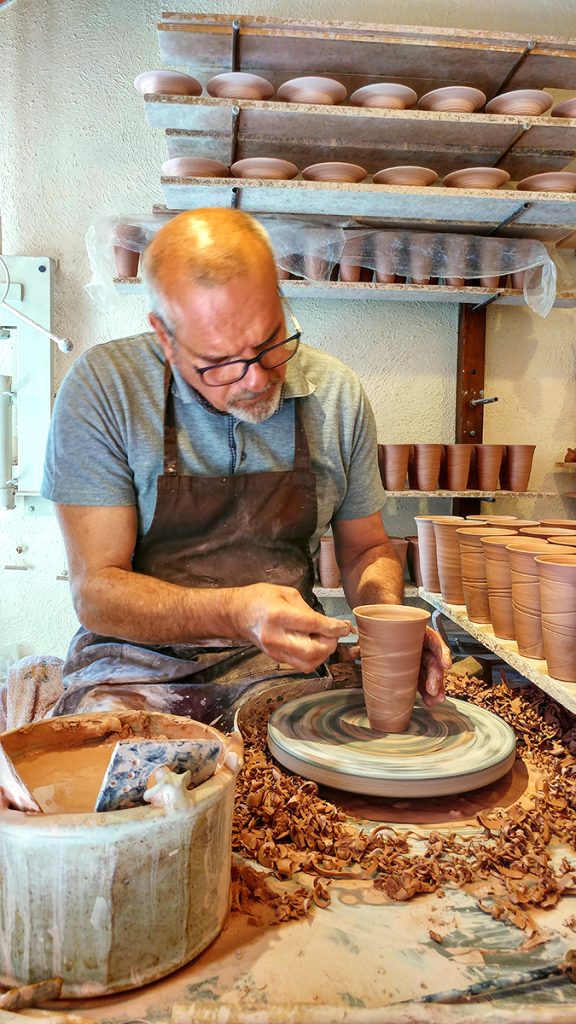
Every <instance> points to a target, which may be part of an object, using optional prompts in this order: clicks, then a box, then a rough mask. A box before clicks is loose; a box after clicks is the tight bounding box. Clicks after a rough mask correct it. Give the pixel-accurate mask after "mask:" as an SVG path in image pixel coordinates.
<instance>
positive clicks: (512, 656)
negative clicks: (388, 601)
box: [419, 587, 576, 713]
mask: <svg viewBox="0 0 576 1024" xmlns="http://www.w3.org/2000/svg"><path fill="white" fill-rule="evenodd" d="M419 594H420V597H421V598H422V599H423V600H424V601H426V602H427V603H428V604H431V605H432V606H433V607H434V608H438V610H439V611H441V612H442V613H443V614H444V615H447V616H448V618H449V619H452V622H456V623H457V624H458V625H459V626H462V628H463V629H465V630H466V632H467V633H470V634H471V636H474V637H476V639H477V640H479V641H480V643H482V644H484V646H485V647H487V648H488V650H489V651H492V652H493V653H494V654H497V655H499V656H500V657H501V658H502V660H503V661H506V662H507V663H508V664H509V665H510V666H511V667H512V668H513V669H515V670H516V671H517V672H519V673H520V674H521V675H523V676H525V677H526V679H529V680H530V682H531V683H534V684H535V685H536V686H538V687H539V688H540V689H541V690H543V691H544V693H547V694H548V695H549V696H550V697H553V698H554V700H556V701H558V703H559V704H562V706H563V707H565V708H567V709H568V710H569V711H572V712H574V713H576V683H565V682H562V681H561V680H559V679H553V678H552V676H550V675H548V671H547V668H548V666H547V665H546V662H545V661H536V660H535V659H533V658H524V657H522V655H521V654H519V653H518V646H517V644H516V643H515V641H514V640H501V639H500V638H499V637H497V636H495V635H494V630H493V629H492V626H490V625H482V626H480V625H479V624H478V623H476V622H471V621H470V619H469V618H468V617H467V615H466V608H465V606H464V605H456V604H447V603H446V602H445V601H443V600H442V597H441V595H440V594H433V593H431V591H429V590H425V589H424V588H423V587H420V590H419Z"/></svg>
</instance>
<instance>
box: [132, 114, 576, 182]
mask: <svg viewBox="0 0 576 1024" xmlns="http://www.w3.org/2000/svg"><path fill="white" fill-rule="evenodd" d="M144 107H145V111H146V117H147V120H148V124H149V126H150V127H151V128H164V129H166V130H167V131H166V141H167V147H168V153H169V156H170V157H181V156H193V155H196V156H197V155H198V154H201V155H202V156H206V157H210V158H211V159H214V160H220V161H221V162H222V163H225V164H229V162H230V158H231V152H232V137H233V130H234V129H233V122H234V117H235V112H238V123H237V126H236V129H237V143H236V148H235V159H237V160H241V159H244V158H247V157H253V156H262V155H263V154H270V155H274V156H278V155H281V156H282V157H283V158H284V159H286V160H291V161H292V162H293V163H295V164H296V166H297V167H299V168H300V170H302V169H303V168H304V167H306V166H307V165H308V164H311V163H319V162H321V161H324V160H332V159H333V158H334V139H338V159H339V160H344V161H348V162H350V163H358V164H360V165H361V166H362V167H365V168H366V170H367V171H368V172H369V174H373V173H374V172H375V171H377V170H380V169H381V168H382V167H390V166H393V165H394V164H399V163H401V164H422V165H424V166H426V167H432V168H433V169H434V170H435V171H437V173H438V174H439V175H440V176H441V177H443V176H444V175H445V174H447V173H448V172H449V171H454V170H459V169H460V168H461V167H471V166H473V165H481V166H493V165H495V164H498V166H499V167H501V168H503V169H504V170H507V171H508V172H509V174H510V175H511V177H512V178H513V179H515V180H519V179H520V178H524V177H526V176H528V175H529V174H537V173H539V172H540V171H550V170H557V169H560V168H563V167H565V166H566V164H568V163H569V162H570V161H571V160H572V158H573V155H574V153H575V152H576V119H568V120H567V119H562V120H560V119H558V118H555V117H520V116H509V115H506V116H503V115H496V114H458V113H437V112H430V111H425V110H378V109H375V108H372V109H370V108H363V107H351V106H348V107H347V106H334V107H331V106H315V105H310V104H294V103H280V102H274V101H273V100H272V101H257V100H231V99H216V98H213V97H210V96H200V97H195V96H194V97H192V96H170V95H148V96H146V97H145V104H144Z"/></svg>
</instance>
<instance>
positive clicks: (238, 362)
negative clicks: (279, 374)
mask: <svg viewBox="0 0 576 1024" xmlns="http://www.w3.org/2000/svg"><path fill="white" fill-rule="evenodd" d="M301 337H302V331H296V332H295V333H294V334H291V335H290V337H289V338H284V341H277V342H276V344H275V345H269V346H268V348H265V349H263V350H262V352H259V353H258V355H257V356H254V357H253V358H252V359H231V360H230V361H229V362H227V363H218V364H217V365H215V366H195V367H194V369H195V371H196V373H197V374H199V375H200V377H202V380H203V382H204V384H205V385H206V387H207V388H225V387H228V385H229V384H237V383H238V381H239V380H242V379H243V378H244V377H245V376H246V374H247V373H248V369H249V367H250V366H253V365H254V364H255V363H260V364H261V365H263V364H262V360H263V359H264V358H265V357H266V356H267V355H268V354H269V353H270V352H274V350H275V349H277V348H282V347H283V345H288V344H289V343H290V342H291V341H295V342H296V345H295V346H294V348H293V349H292V351H291V352H290V353H289V355H287V356H286V359H281V360H280V362H279V363H274V365H273V366H264V369H265V370H274V369H276V367H277V366H284V364H285V363H288V362H290V360H291V359H292V357H293V356H295V355H296V353H297V351H298V346H299V344H300V339H301ZM228 366H244V369H243V371H242V373H241V374H240V376H239V377H235V378H234V380H227V381H226V382H225V383H224V384H211V383H210V381H209V380H206V374H207V373H212V372H214V371H215V370H222V369H225V368H226V367H228Z"/></svg>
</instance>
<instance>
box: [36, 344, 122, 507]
mask: <svg viewBox="0 0 576 1024" xmlns="http://www.w3.org/2000/svg"><path fill="white" fill-rule="evenodd" d="M95 351H96V350H95V349H92V350H90V351H89V352H87V353H85V354H84V355H83V356H81V357H80V359H78V360H77V361H76V363H75V364H74V365H73V366H72V368H71V369H70V371H69V373H68V374H67V376H66V377H65V379H64V381H63V383H62V385H61V387H60V390H59V392H58V395H57V397H56V402H55V404H54V410H53V414H52V420H51V423H50V430H49V434H48V442H47V446H46V457H45V463H44V476H43V480H42V488H41V494H42V495H43V497H45V498H49V499H50V500H51V501H54V502H56V503H58V504H62V505H99V506H114V505H135V504H136V496H135V490H134V480H133V474H132V471H131V469H130V466H129V463H128V457H127V451H126V429H125V414H124V409H123V407H122V403H121V400H120V398H119V395H118V388H117V383H116V382H115V381H114V377H113V373H112V372H109V378H108V379H106V375H105V374H104V375H103V374H102V372H101V371H102V366H99V365H98V360H97V359H95V358H94V357H92V353H93V352H95Z"/></svg>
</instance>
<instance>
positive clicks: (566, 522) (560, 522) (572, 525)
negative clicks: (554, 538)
mask: <svg viewBox="0 0 576 1024" xmlns="http://www.w3.org/2000/svg"><path fill="white" fill-rule="evenodd" d="M540 525H541V526H557V527H558V529H560V530H576V519H541V520H540Z"/></svg>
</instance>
